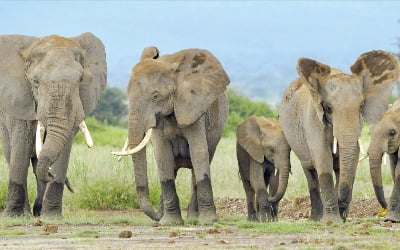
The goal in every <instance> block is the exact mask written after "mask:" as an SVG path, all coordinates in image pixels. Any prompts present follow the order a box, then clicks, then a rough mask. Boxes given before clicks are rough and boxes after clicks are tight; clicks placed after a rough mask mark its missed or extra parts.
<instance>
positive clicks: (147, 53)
mask: <svg viewBox="0 0 400 250" xmlns="http://www.w3.org/2000/svg"><path fill="white" fill-rule="evenodd" d="M159 56H160V51H159V50H158V48H157V47H155V46H149V47H146V48H144V49H143V51H142V56H141V57H140V61H144V60H148V59H157V58H158V57H159Z"/></svg>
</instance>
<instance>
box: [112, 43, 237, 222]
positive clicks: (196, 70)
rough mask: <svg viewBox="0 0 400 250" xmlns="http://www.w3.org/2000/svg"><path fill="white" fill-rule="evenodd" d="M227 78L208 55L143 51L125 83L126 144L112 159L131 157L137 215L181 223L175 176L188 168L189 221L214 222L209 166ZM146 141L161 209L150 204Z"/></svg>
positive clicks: (226, 108) (222, 117)
mask: <svg viewBox="0 0 400 250" xmlns="http://www.w3.org/2000/svg"><path fill="white" fill-rule="evenodd" d="M229 82H230V80H229V77H228V75H227V74H226V72H225V71H224V69H223V67H222V65H221V63H220V62H219V61H218V59H217V58H215V57H214V56H213V55H212V54H211V53H210V52H209V51H207V50H203V49H185V50H181V51H178V52H175V53H173V54H166V55H163V56H161V57H159V50H158V48H156V47H154V46H151V47H147V48H145V49H144V50H143V53H142V56H141V59H140V61H139V63H138V64H136V65H135V66H134V67H133V69H132V74H131V78H130V80H129V85H128V97H129V116H128V143H126V144H125V145H126V147H124V149H123V150H122V152H114V154H115V155H122V156H126V155H132V160H133V165H134V172H135V183H136V191H137V194H138V199H139V204H140V208H141V209H142V211H143V212H144V213H145V214H146V215H147V216H149V217H150V218H151V219H153V220H155V221H159V224H161V225H177V224H183V219H182V216H181V211H180V205H179V198H178V196H177V193H176V188H175V178H176V174H177V171H178V169H179V168H182V167H184V168H189V169H192V195H191V200H190V202H189V206H188V214H187V216H188V218H189V219H197V220H198V221H199V222H200V223H204V224H207V223H211V222H214V221H217V220H218V217H217V214H216V208H215V204H214V200H213V190H212V186H211V177H210V163H211V161H212V159H213V156H214V153H215V149H216V146H217V144H218V142H219V140H220V138H221V135H222V132H223V129H224V126H225V123H226V120H227V116H228V111H229V104H228V99H227V95H226V91H225V90H226V86H227V85H228V84H229ZM150 139H151V143H152V145H153V148H154V155H155V159H156V164H157V168H158V174H159V179H160V183H161V199H160V203H161V204H160V208H161V209H160V210H161V211H159V212H158V213H156V212H155V210H154V209H153V207H152V205H151V203H150V200H149V189H148V178H147V162H146V147H145V146H146V143H148V141H149V140H150Z"/></svg>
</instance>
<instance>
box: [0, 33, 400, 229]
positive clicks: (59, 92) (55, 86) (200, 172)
mask: <svg viewBox="0 0 400 250" xmlns="http://www.w3.org/2000/svg"><path fill="white" fill-rule="evenodd" d="M350 70H351V74H347V73H343V72H342V71H340V70H338V69H335V68H331V67H329V66H328V65H325V64H322V63H320V62H317V61H315V60H312V59H308V58H300V59H299V60H298V62H297V72H298V74H299V77H298V78H297V79H296V80H294V81H293V82H292V83H291V84H290V85H289V86H288V87H287V89H286V92H285V93H284V96H283V98H282V102H281V104H280V107H279V121H278V120H276V119H271V118H264V117H257V116H251V117H249V118H247V119H246V120H245V121H243V122H242V123H241V124H240V125H239V126H238V128H237V147H236V149H237V160H238V165H239V173H240V175H241V179H242V183H243V187H244V190H245V193H246V198H247V207H248V220H253V221H267V220H268V221H275V220H277V218H278V205H279V201H280V200H281V199H282V197H283V196H284V194H285V191H286V187H287V185H288V179H289V173H290V168H291V165H290V152H291V151H293V152H294V153H295V155H296V156H297V157H298V158H299V160H300V162H301V165H302V167H303V170H304V174H305V176H306V179H307V182H308V188H309V192H310V198H311V217H310V218H311V219H313V220H321V221H328V220H330V221H341V220H345V219H346V217H347V214H348V210H349V204H350V201H351V199H352V188H353V184H354V179H355V173H356V167H357V164H358V161H359V153H360V144H359V138H360V134H361V128H362V123H363V121H366V122H368V123H369V128H370V132H371V143H370V146H369V148H368V153H367V154H368V156H369V163H370V169H371V176H372V183H373V186H374V189H375V194H376V197H377V199H378V201H379V202H380V204H381V206H382V207H383V208H387V209H388V211H389V212H388V214H387V216H386V218H385V219H386V220H391V221H394V222H400V165H399V166H397V164H398V159H399V146H400V135H399V133H400V102H396V103H395V104H394V105H393V106H391V107H390V108H389V109H388V98H389V96H390V95H391V93H392V89H393V86H394V84H395V83H396V81H397V80H398V78H399V74H400V64H399V61H398V59H397V58H396V57H395V56H394V55H392V54H390V53H388V52H385V51H380V50H377V51H370V52H367V53H364V54H362V55H361V56H360V57H359V58H358V59H357V60H356V62H355V63H354V64H353V65H352V66H351V67H350ZM106 82H107V64H106V54H105V48H104V45H103V43H102V42H101V41H100V39H99V38H97V37H96V36H94V35H93V34H91V33H84V34H81V35H80V36H76V37H72V38H65V37H60V36H57V35H52V36H47V37H43V38H37V37H32V36H23V35H2V36H0V133H1V138H2V144H3V151H4V154H5V158H6V160H7V163H8V165H9V182H8V193H7V201H6V206H5V210H4V215H5V216H20V215H30V214H31V208H30V205H29V200H28V195H27V194H28V192H27V174H28V168H29V165H30V164H32V166H33V170H34V173H35V175H36V180H37V197H36V200H35V203H34V207H33V214H34V215H35V216H39V215H40V216H47V217H61V216H62V198H63V191H64V185H65V184H68V179H67V178H66V174H67V168H68V162H69V156H70V152H71V146H72V140H73V138H74V136H75V135H76V133H77V132H78V131H79V130H80V131H81V132H83V134H84V136H85V139H86V141H87V145H88V146H89V147H91V146H93V141H92V139H91V137H90V133H89V131H88V129H87V127H86V124H85V122H84V118H85V117H86V116H88V115H89V114H90V113H91V112H92V111H93V110H94V108H95V106H96V104H97V102H98V99H99V96H100V94H101V92H102V90H103V89H104V88H105V86H106ZM229 82H230V80H229V77H228V75H227V74H226V72H225V70H224V69H223V67H222V65H221V63H220V62H219V61H218V59H217V58H215V57H214V56H213V55H212V54H211V53H210V52H209V51H207V50H202V49H186V50H182V51H178V52H176V53H173V54H169V55H163V56H160V55H159V51H158V49H157V48H156V47H153V46H151V47H147V48H145V49H144V50H143V52H142V55H141V58H140V61H139V62H138V63H137V64H136V65H135V66H134V67H133V69H132V72H131V77H130V80H129V84H128V88H127V92H128V96H129V120H128V139H127V140H126V142H125V145H124V147H123V149H122V150H121V152H113V154H115V155H117V156H128V155H129V156H131V157H132V161H133V166H134V175H135V185H136V191H137V196H138V200H139V205H140V208H141V209H142V211H143V212H144V213H145V214H146V215H148V216H149V217H150V218H151V219H153V220H156V221H159V223H160V224H162V225H167V224H168V225H171V224H175V225H176V224H183V219H182V215H181V210H180V206H179V198H178V196H177V193H176V187H175V178H176V175H177V171H178V169H179V168H189V169H191V171H192V185H191V199H190V202H189V205H188V209H187V217H188V218H189V219H197V220H198V221H199V222H200V223H210V222H214V221H216V220H218V216H217V214H216V208H215V205H214V199H213V190H212V186H211V178H210V163H211V161H212V159H213V156H214V153H215V150H216V147H217V144H218V142H219V140H220V138H221V135H222V132H223V129H224V126H225V123H226V120H227V117H228V112H229V104H228V98H227V95H226V87H227V85H228V84H229ZM149 141H151V143H152V145H153V148H154V154H155V159H156V163H157V168H158V175H159V180H160V184H161V197H160V204H159V207H158V210H155V209H154V208H153V206H152V204H151V202H150V198H149V185H148V177H147V161H146V145H147V143H148V142H149ZM384 153H388V154H389V155H390V166H391V170H392V177H393V180H394V188H393V192H392V196H391V198H390V203H389V206H388V204H387V203H386V201H385V197H384V192H383V187H382V176H381V163H382V155H383V154H384ZM399 164H400V163H399ZM333 172H334V173H335V177H336V182H334V180H333Z"/></svg>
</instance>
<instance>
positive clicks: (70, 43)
mask: <svg viewBox="0 0 400 250" xmlns="http://www.w3.org/2000/svg"><path fill="white" fill-rule="evenodd" d="M42 45H44V46H49V47H62V48H70V47H80V45H79V43H78V42H77V41H74V40H72V39H68V38H65V37H61V36H57V35H52V36H47V37H43V38H42V39H40V40H39V41H38V43H37V44H36V46H42Z"/></svg>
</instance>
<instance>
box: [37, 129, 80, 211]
mask: <svg viewBox="0 0 400 250" xmlns="http://www.w3.org/2000/svg"><path fill="white" fill-rule="evenodd" d="M76 132H77V130H75V131H73V133H72V135H71V136H70V138H69V139H68V140H67V142H66V144H65V146H64V149H63V150H62V152H61V154H60V155H59V157H58V158H57V160H56V161H55V162H54V164H53V165H52V166H51V170H50V172H51V173H53V175H54V180H52V181H51V182H49V183H47V185H46V186H45V187H44V188H45V192H44V195H43V202H42V211H41V216H44V217H54V218H62V199H63V193H64V185H65V179H66V176H67V169H68V162H69V157H70V154H71V147H72V139H73V138H74V136H75V134H76Z"/></svg>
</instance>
